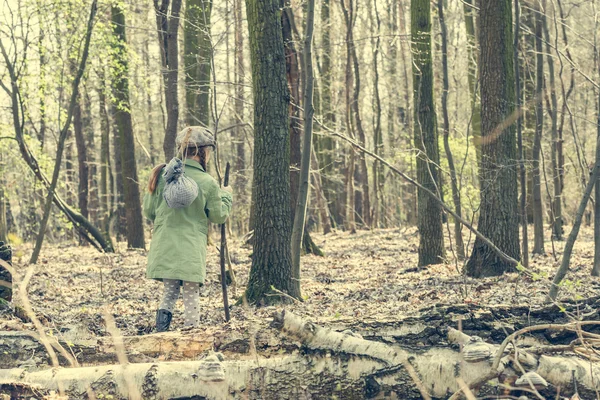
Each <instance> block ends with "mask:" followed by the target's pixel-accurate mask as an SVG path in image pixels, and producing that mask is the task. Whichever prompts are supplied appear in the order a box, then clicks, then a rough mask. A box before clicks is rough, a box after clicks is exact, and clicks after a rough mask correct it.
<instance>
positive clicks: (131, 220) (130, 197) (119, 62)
mask: <svg viewBox="0 0 600 400" xmlns="http://www.w3.org/2000/svg"><path fill="white" fill-rule="evenodd" d="M111 22H112V30H113V35H114V41H113V43H114V51H113V54H114V56H113V57H114V60H113V62H112V65H113V68H114V69H115V70H114V71H113V74H112V84H113V87H112V92H113V98H114V101H115V102H116V107H115V120H116V123H117V131H118V135H119V148H120V154H117V155H116V156H117V157H119V156H120V157H121V168H122V170H121V174H122V176H123V194H124V201H125V216H126V219H127V245H128V247H132V248H139V249H143V248H144V247H145V243H144V224H143V219H142V206H141V202H140V188H139V186H138V176H137V166H136V162H135V142H134V140H133V123H132V121H131V105H130V103H129V78H128V76H127V74H128V71H129V62H128V53H127V38H126V34H125V14H124V10H123V5H122V4H115V3H113V4H112V6H111ZM173 142H175V139H173Z"/></svg>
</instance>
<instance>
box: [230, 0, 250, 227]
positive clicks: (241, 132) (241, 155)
mask: <svg viewBox="0 0 600 400" xmlns="http://www.w3.org/2000/svg"><path fill="white" fill-rule="evenodd" d="M233 8H234V25H235V26H234V28H235V29H234V30H235V62H234V64H235V100H234V108H235V124H236V128H235V130H234V132H235V133H234V137H235V139H234V143H235V153H236V158H235V171H234V173H235V190H236V193H237V194H238V195H237V198H239V199H241V200H242V201H241V203H242V204H245V205H246V207H247V203H248V201H247V196H248V190H247V185H248V179H247V177H246V170H247V165H246V143H245V142H246V130H245V127H244V99H245V94H244V84H245V82H244V79H245V69H244V34H243V27H242V0H234V5H233ZM238 204H240V203H238ZM248 209H249V207H247V208H245V210H244V211H246V210H248ZM246 212H247V211H246ZM238 227H239V230H240V232H244V231H245V230H246V228H247V226H246V224H245V221H243V220H242V219H240V221H239V223H238Z"/></svg>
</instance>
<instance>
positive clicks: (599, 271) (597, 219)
mask: <svg viewBox="0 0 600 400" xmlns="http://www.w3.org/2000/svg"><path fill="white" fill-rule="evenodd" d="M598 58H599V59H600V50H598ZM598 76H600V61H599V64H598ZM596 107H597V108H596V113H597V129H598V137H600V90H599V91H598V105H597V106H596ZM596 159H598V155H596ZM596 162H597V161H596ZM595 200H596V203H595V204H594V268H593V269H592V276H600V174H598V178H597V179H596V196H595Z"/></svg>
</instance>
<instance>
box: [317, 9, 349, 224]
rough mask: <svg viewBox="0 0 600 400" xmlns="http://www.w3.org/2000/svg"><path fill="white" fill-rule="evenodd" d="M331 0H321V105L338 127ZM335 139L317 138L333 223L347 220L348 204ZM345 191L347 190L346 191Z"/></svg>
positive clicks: (326, 119)
mask: <svg viewBox="0 0 600 400" xmlns="http://www.w3.org/2000/svg"><path fill="white" fill-rule="evenodd" d="M331 12H332V9H331V0H323V1H322V2H321V15H320V17H321V24H320V25H321V50H322V51H321V68H320V72H321V80H320V81H319V84H320V91H319V93H320V95H321V99H320V103H319V104H320V109H321V114H322V118H323V123H324V124H325V125H326V126H327V127H329V128H334V127H335V122H336V118H335V112H334V104H333V64H332V51H333V47H332V45H331ZM334 145H335V143H334V141H333V138H331V137H330V136H325V135H324V136H321V137H319V138H316V146H317V148H318V152H317V156H318V158H319V165H320V166H321V168H322V171H323V174H322V176H323V191H324V193H325V197H326V199H327V201H328V202H329V203H332V205H333V207H332V208H331V220H332V222H333V225H334V226H335V225H337V224H341V223H342V220H343V214H344V208H343V205H342V203H343V202H342V201H341V196H340V191H336V188H338V189H339V186H340V185H339V184H338V182H337V180H336V179H335V176H334V175H335V169H334V160H335V158H334V152H335V146H334ZM342 192H343V191H342Z"/></svg>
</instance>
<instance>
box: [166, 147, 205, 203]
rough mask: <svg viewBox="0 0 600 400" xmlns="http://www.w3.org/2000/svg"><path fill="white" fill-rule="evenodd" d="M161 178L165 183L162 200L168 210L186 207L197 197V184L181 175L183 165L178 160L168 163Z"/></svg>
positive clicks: (174, 159)
mask: <svg viewBox="0 0 600 400" xmlns="http://www.w3.org/2000/svg"><path fill="white" fill-rule="evenodd" d="M163 178H165V181H166V184H165V189H164V191H163V198H164V199H165V201H166V202H167V206H169V207H170V208H185V207H188V206H189V205H190V204H192V203H193V202H194V200H196V197H198V184H197V183H196V182H195V181H194V180H193V179H191V178H189V177H187V176H185V175H184V174H183V163H182V162H181V160H180V159H179V158H173V159H172V160H171V161H169V163H168V164H167V166H166V167H165V172H164V173H163Z"/></svg>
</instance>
